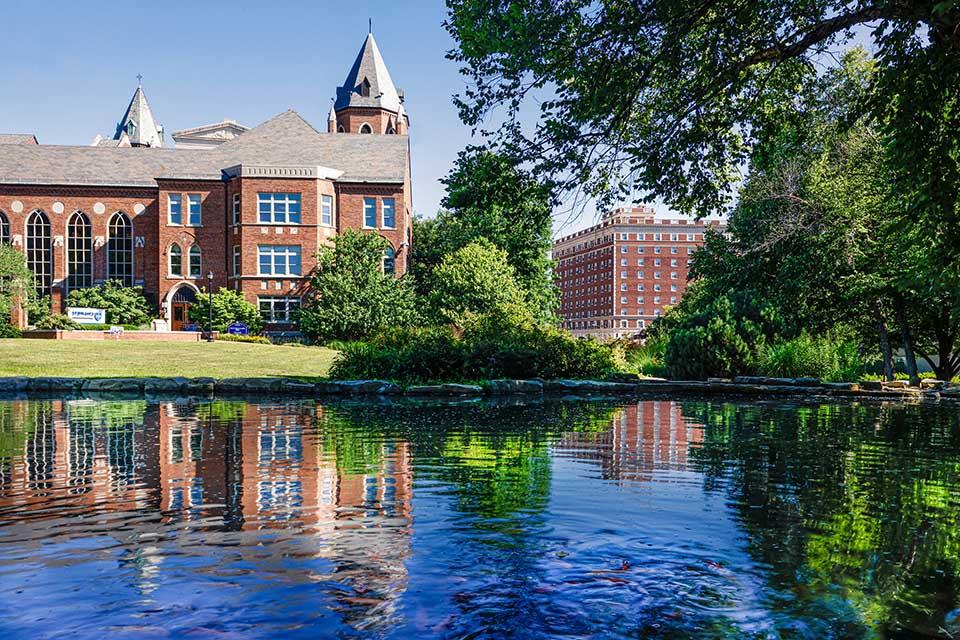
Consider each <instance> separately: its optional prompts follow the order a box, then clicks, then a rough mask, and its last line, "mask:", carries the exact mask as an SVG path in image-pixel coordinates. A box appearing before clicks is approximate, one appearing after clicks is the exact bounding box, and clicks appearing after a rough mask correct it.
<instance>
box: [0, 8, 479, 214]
mask: <svg viewBox="0 0 960 640" xmlns="http://www.w3.org/2000/svg"><path fill="white" fill-rule="evenodd" d="M445 15H446V10H445V7H444V3H443V2H442V0H430V1H427V0H416V1H414V2H395V1H394V2H387V1H382V0H378V1H373V0H351V1H349V2H327V1H325V0H323V1H314V2H299V1H298V2H287V1H279V0H277V1H274V2H263V1H262V0H261V1H259V2H248V1H246V0H236V1H231V2H229V3H227V2H206V1H203V0H194V1H193V2H183V1H180V0H172V1H168V0H165V1H164V2H150V3H137V2H133V3H106V2H94V1H88V0H81V1H77V0H73V1H71V2H66V1H56V2H54V1H50V2H46V1H45V2H37V1H36V0H29V1H27V0H0V24H3V25H4V28H3V31H4V35H3V37H2V38H0V60H2V61H3V63H2V69H3V78H4V81H3V82H2V83H0V133H35V134H36V135H37V137H38V138H39V140H40V142H41V143H44V144H88V143H89V142H90V141H91V140H92V139H93V138H94V136H95V135H96V134H97V133H102V134H112V133H113V131H114V128H115V127H116V122H117V120H119V118H120V117H121V116H122V115H123V111H124V109H126V107H127V103H128V102H129V100H130V97H131V96H132V95H133V92H134V90H135V88H136V85H137V78H136V76H137V74H138V73H140V74H143V87H144V91H145V92H146V95H147V99H148V100H149V101H150V106H151V107H152V108H153V111H154V115H155V116H156V117H157V119H158V121H159V122H160V123H161V124H163V126H164V128H165V129H166V132H167V134H168V135H167V143H168V144H170V143H171V142H172V141H171V140H170V138H169V133H170V132H172V131H176V130H178V129H185V128H188V127H193V126H197V125H201V124H208V123H211V122H217V121H219V120H221V119H223V118H231V119H234V120H237V121H238V122H241V123H243V124H246V125H248V126H253V125H256V124H259V123H260V122H263V121H264V120H266V119H268V118H270V117H272V116H274V115H276V114H278V113H280V112H282V111H284V110H286V109H288V108H293V109H296V110H297V111H298V112H299V113H300V114H301V115H302V116H303V117H304V118H306V119H307V120H308V121H309V122H310V123H311V124H313V125H314V126H315V127H317V128H318V129H321V130H325V127H326V119H327V112H328V110H329V108H330V99H331V98H332V97H333V96H334V93H335V89H336V87H337V86H338V85H340V84H341V83H342V82H343V80H344V78H345V77H346V75H347V71H349V69H350V66H351V65H352V64H353V60H354V58H355V57H356V55H357V52H358V51H359V49H360V45H361V44H362V43H363V39H364V37H365V36H366V33H367V18H368V17H369V18H372V19H373V31H374V35H375V36H376V38H377V43H378V44H379V45H380V50H381V52H382V53H383V56H384V59H385V60H386V62H387V66H388V68H389V69H390V74H391V75H392V77H393V80H394V82H395V83H396V84H397V86H398V87H401V88H403V89H404V91H405V92H406V107H407V111H408V113H409V115H410V120H411V132H410V133H411V144H412V149H413V197H414V208H415V210H416V211H417V212H418V213H422V214H427V215H432V214H433V213H435V212H436V209H437V206H438V203H439V201H440V198H441V197H442V195H443V188H442V185H441V184H439V183H438V182H437V179H438V178H440V177H442V176H443V175H445V174H446V173H447V171H448V170H449V168H450V166H451V164H452V162H453V160H454V158H456V155H457V152H458V151H459V150H460V149H462V148H463V147H464V146H465V145H466V144H467V143H468V142H469V140H470V131H469V129H467V128H466V127H464V126H463V125H462V124H461V123H460V121H459V119H458V118H457V114H456V110H455V109H454V107H453V104H452V102H451V100H450V97H451V95H452V94H454V93H457V92H458V91H460V90H461V89H462V88H463V86H464V84H463V80H462V79H461V78H460V75H459V73H458V68H457V65H456V64H455V63H453V62H450V61H448V60H446V59H445V57H444V56H445V53H446V52H447V51H448V50H449V49H451V48H452V46H453V41H452V40H451V39H450V37H449V35H448V34H447V32H446V31H445V30H444V28H443V26H442V22H443V20H444V17H445Z"/></svg>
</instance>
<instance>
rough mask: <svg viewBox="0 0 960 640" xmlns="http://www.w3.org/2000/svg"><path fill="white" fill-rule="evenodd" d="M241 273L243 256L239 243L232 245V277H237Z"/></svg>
mask: <svg viewBox="0 0 960 640" xmlns="http://www.w3.org/2000/svg"><path fill="white" fill-rule="evenodd" d="M241 273H243V257H242V254H241V250H240V245H238V244H235V245H233V277H234V278H237V277H239V276H240V274H241Z"/></svg>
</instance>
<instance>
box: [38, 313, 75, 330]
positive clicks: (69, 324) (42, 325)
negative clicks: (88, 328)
mask: <svg viewBox="0 0 960 640" xmlns="http://www.w3.org/2000/svg"><path fill="white" fill-rule="evenodd" d="M33 326H34V328H36V329H41V330H45V331H49V330H53V329H81V328H82V327H81V326H80V325H79V324H77V323H76V322H74V321H73V320H71V319H70V318H69V317H68V316H66V315H64V314H62V313H51V314H50V315H48V316H46V317H44V318H42V319H41V320H39V321H37V323H36V324H34V325H33Z"/></svg>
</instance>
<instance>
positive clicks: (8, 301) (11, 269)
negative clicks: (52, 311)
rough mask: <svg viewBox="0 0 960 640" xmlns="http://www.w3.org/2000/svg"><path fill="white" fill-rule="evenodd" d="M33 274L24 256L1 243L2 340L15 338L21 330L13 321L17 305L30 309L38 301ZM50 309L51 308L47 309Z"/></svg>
mask: <svg viewBox="0 0 960 640" xmlns="http://www.w3.org/2000/svg"><path fill="white" fill-rule="evenodd" d="M36 298H37V292H36V288H35V287H34V277H33V272H31V271H30V269H28V268H27V261H26V257H25V256H24V254H23V253H22V252H20V251H17V250H16V249H14V248H13V247H11V246H10V245H7V244H2V243H0V338H15V337H18V336H19V335H20V330H19V329H18V328H17V327H15V326H13V324H12V322H11V320H12V316H13V310H14V307H15V306H16V305H17V303H19V304H21V305H23V307H25V308H26V309H28V310H29V309H30V308H31V305H32V304H33V303H34V302H35V301H36ZM47 308H48V309H49V306H48V307H47Z"/></svg>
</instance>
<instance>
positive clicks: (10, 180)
mask: <svg viewBox="0 0 960 640" xmlns="http://www.w3.org/2000/svg"><path fill="white" fill-rule="evenodd" d="M407 144H408V143H407V136H402V135H389V136H377V135H364V134H351V133H320V132H318V131H317V130H316V129H314V128H313V127H311V126H310V125H309V124H308V123H307V122H306V121H305V120H304V119H303V118H302V117H300V115H299V114H298V113H297V112H295V111H293V110H289V111H285V112H283V113H281V114H280V115H278V116H275V117H274V118H271V119H270V120H268V121H266V122H264V123H263V124H261V125H259V126H257V127H254V128H253V129H251V130H250V131H247V132H246V133H244V134H242V135H240V136H238V137H236V138H234V139H232V140H229V141H228V142H225V143H223V144H222V145H220V146H218V147H216V148H213V149H169V148H168V149H164V148H156V147H119V148H116V147H115V148H109V147H89V146H83V147H81V146H58V145H38V146H27V145H0V184H51V185H53V184H55V185H91V186H94V185H99V186H139V187H155V186H156V185H157V182H156V180H157V179H158V178H181V179H202V180H210V179H213V180H219V179H222V177H223V169H226V168H228V167H233V166H236V165H240V164H252V165H267V166H282V167H289V166H310V167H314V166H322V167H329V168H332V169H336V170H339V171H342V172H343V175H341V176H340V177H339V178H338V179H337V181H338V182H378V183H402V182H403V180H404V176H405V173H406V162H407Z"/></svg>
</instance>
